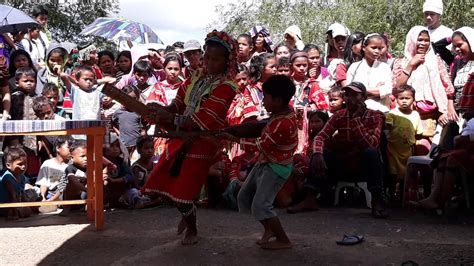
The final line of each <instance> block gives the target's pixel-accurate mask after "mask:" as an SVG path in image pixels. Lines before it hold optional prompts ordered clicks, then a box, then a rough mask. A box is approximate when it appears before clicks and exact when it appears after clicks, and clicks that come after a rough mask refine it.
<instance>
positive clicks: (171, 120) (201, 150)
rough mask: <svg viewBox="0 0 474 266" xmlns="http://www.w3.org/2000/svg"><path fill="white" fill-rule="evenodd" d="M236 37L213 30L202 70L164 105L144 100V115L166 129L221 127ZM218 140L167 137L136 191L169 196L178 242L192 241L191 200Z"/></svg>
mask: <svg viewBox="0 0 474 266" xmlns="http://www.w3.org/2000/svg"><path fill="white" fill-rule="evenodd" d="M236 49H237V43H236V41H235V40H234V39H233V38H232V37H231V36H230V35H228V34H227V33H225V32H218V31H213V32H211V33H209V34H208V35H207V38H206V40H205V53H204V61H203V69H200V70H199V71H196V73H194V75H193V76H192V77H190V78H189V79H187V80H185V81H184V82H183V83H182V85H181V86H180V88H179V89H178V93H177V96H176V98H175V99H174V100H173V102H172V103H171V104H170V105H168V106H160V105H158V104H149V106H150V109H151V115H149V116H148V117H147V119H148V120H150V121H152V122H154V123H156V124H158V125H160V126H162V127H163V126H164V125H169V126H168V128H174V127H175V128H176V130H179V131H182V132H186V131H206V130H219V129H222V128H224V126H225V119H226V114H227V111H228V109H229V106H230V104H231V103H232V100H233V99H234V96H235V93H236V90H237V86H236V85H235V84H234V83H233V82H232V79H233V77H234V76H235V75H236V70H237V60H236V56H237V53H236ZM221 148H222V147H221V144H220V142H219V141H217V140H216V139H215V138H212V137H195V138H192V139H189V138H188V139H182V138H176V139H171V140H170V141H169V142H168V143H167V146H166V148H165V150H164V152H163V156H161V157H160V159H159V161H158V164H157V165H156V166H155V168H154V169H153V172H152V173H151V174H150V177H149V178H148V180H147V182H146V183H145V185H144V186H143V187H142V192H143V193H145V194H149V195H153V194H159V195H163V196H167V197H169V198H170V199H172V200H173V201H174V202H175V203H176V206H177V208H178V210H179V212H181V214H182V220H181V222H180V224H179V226H178V233H182V232H183V231H184V229H186V233H185V237H184V239H183V241H182V244H183V245H191V244H195V243H197V240H198V238H197V228H196V208H195V206H194V204H193V202H194V199H195V198H196V197H197V196H198V194H199V192H200V190H201V188H202V186H203V185H204V183H205V182H206V177H207V175H208V172H209V168H210V167H211V165H212V164H213V163H214V162H215V159H216V158H217V156H218V154H220V153H219V152H220V151H221Z"/></svg>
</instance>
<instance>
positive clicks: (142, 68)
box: [133, 59, 153, 76]
mask: <svg viewBox="0 0 474 266" xmlns="http://www.w3.org/2000/svg"><path fill="white" fill-rule="evenodd" d="M135 73H147V74H148V75H150V76H151V75H153V67H152V66H151V63H150V61H148V60H143V59H140V60H138V61H137V62H135V64H133V74H135Z"/></svg>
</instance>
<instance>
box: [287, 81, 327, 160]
mask: <svg viewBox="0 0 474 266" xmlns="http://www.w3.org/2000/svg"><path fill="white" fill-rule="evenodd" d="M295 86H296V93H295V96H294V97H293V100H292V102H291V104H292V105H293V108H295V111H296V117H297V120H298V139H299V142H298V148H297V149H296V152H297V153H304V152H305V151H306V149H307V148H308V147H309V143H308V124H309V121H308V116H307V113H308V111H312V110H328V109H329V104H328V102H327V101H326V97H325V96H324V92H323V90H322V89H321V87H319V83H318V81H317V80H316V79H314V78H310V79H307V80H306V81H304V82H302V83H297V82H295Z"/></svg>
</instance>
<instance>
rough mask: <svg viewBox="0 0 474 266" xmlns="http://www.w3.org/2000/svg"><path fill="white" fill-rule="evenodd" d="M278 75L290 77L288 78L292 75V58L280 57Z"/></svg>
mask: <svg viewBox="0 0 474 266" xmlns="http://www.w3.org/2000/svg"><path fill="white" fill-rule="evenodd" d="M277 74H278V75H284V76H288V77H289V76H290V75H291V73H290V58H288V57H286V56H284V57H280V59H278V65H277Z"/></svg>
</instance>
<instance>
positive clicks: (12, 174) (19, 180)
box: [0, 147, 36, 220]
mask: <svg viewBox="0 0 474 266" xmlns="http://www.w3.org/2000/svg"><path fill="white" fill-rule="evenodd" d="M5 160H6V167H7V169H6V170H5V171H4V172H3V174H2V175H1V176H0V203H9V202H25V201H35V200H36V197H35V196H32V195H35V193H34V192H33V193H29V192H30V190H25V188H26V187H25V184H26V177H25V176H24V173H25V171H26V167H27V162H26V152H25V151H24V150H23V149H21V148H16V147H12V148H8V149H7V150H6V151H5ZM31 213H32V209H31V208H30V207H23V208H8V209H3V208H2V209H0V216H5V215H6V216H7V219H9V220H17V219H18V218H25V217H28V216H30V215H31Z"/></svg>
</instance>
